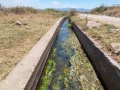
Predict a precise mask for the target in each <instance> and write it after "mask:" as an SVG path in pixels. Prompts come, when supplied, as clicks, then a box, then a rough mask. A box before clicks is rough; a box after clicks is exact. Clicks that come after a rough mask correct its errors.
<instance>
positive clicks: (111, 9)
mask: <svg viewBox="0 0 120 90" xmlns="http://www.w3.org/2000/svg"><path fill="white" fill-rule="evenodd" d="M90 13H91V14H101V15H107V16H114V17H120V6H105V5H101V6H99V7H96V8H94V9H92V10H91V12H90Z"/></svg>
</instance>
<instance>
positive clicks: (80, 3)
mask: <svg viewBox="0 0 120 90" xmlns="http://www.w3.org/2000/svg"><path fill="white" fill-rule="evenodd" d="M0 4H2V5H3V6H6V7H14V6H29V7H34V8H38V9H44V8H86V9H93V8H95V7H98V6H100V5H102V4H104V5H107V6H111V5H113V4H120V0H0Z"/></svg>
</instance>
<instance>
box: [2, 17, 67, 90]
mask: <svg viewBox="0 0 120 90" xmlns="http://www.w3.org/2000/svg"><path fill="white" fill-rule="evenodd" d="M64 19H65V17H63V18H61V19H59V21H57V22H56V24H55V25H54V26H53V27H52V28H51V29H50V30H49V31H48V32H47V33H46V34H45V35H44V36H43V37H42V38H41V39H40V41H38V43H37V44H36V45H35V46H34V47H33V48H32V49H31V51H30V52H29V53H28V54H27V55H26V56H25V57H24V58H23V60H22V61H20V62H19V64H18V65H17V66H16V67H15V68H14V69H13V71H11V72H10V73H9V75H8V76H7V77H6V79H5V80H3V81H2V82H0V90H35V89H36V87H37V84H38V81H39V78H40V77H41V74H42V71H43V69H44V66H45V63H46V61H47V58H48V55H49V52H50V50H51V48H52V45H53V42H54V40H55V38H56V36H57V34H58V32H59V29H60V26H61V24H62V22H63V21H64Z"/></svg>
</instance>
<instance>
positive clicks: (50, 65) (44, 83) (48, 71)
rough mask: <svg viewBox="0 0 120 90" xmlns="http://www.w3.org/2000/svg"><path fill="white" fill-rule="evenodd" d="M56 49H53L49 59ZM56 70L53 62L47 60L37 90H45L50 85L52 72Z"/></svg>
mask: <svg viewBox="0 0 120 90" xmlns="http://www.w3.org/2000/svg"><path fill="white" fill-rule="evenodd" d="M55 52H56V49H53V53H52V54H51V59H52V58H54V56H55ZM55 70H56V62H55V61H53V60H48V63H47V67H46V69H45V75H44V76H43V78H42V83H41V85H40V88H39V89H38V90H47V89H48V87H49V85H50V83H51V82H52V75H53V72H54V71H55Z"/></svg>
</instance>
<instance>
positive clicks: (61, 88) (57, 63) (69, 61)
mask: <svg viewBox="0 0 120 90" xmlns="http://www.w3.org/2000/svg"><path fill="white" fill-rule="evenodd" d="M68 24H69V21H68V20H65V21H64V23H63V24H62V26H61V28H60V32H59V34H58V36H57V38H56V41H55V43H54V46H53V49H52V51H51V54H50V56H49V58H48V62H47V65H46V68H45V71H44V75H43V77H42V82H41V83H40V87H39V89H38V90H104V89H103V87H102V85H101V83H100V81H99V79H98V78H97V76H96V74H95V72H94V69H93V68H92V66H91V64H90V62H89V60H88V58H87V57H86V55H85V53H84V51H83V49H82V48H81V45H80V43H79V41H78V39H77V37H76V35H75V34H74V32H73V31H72V29H71V28H69V27H68Z"/></svg>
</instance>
